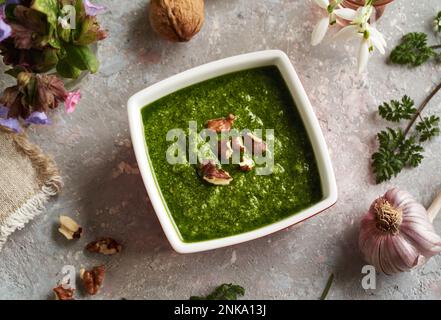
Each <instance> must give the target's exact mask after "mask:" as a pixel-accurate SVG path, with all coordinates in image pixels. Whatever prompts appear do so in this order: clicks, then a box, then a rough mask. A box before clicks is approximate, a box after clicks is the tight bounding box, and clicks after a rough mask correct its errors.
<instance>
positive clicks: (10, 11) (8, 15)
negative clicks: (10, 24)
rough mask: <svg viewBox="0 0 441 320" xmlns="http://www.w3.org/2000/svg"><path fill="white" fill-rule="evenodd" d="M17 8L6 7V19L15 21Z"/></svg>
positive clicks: (11, 5)
mask: <svg viewBox="0 0 441 320" xmlns="http://www.w3.org/2000/svg"><path fill="white" fill-rule="evenodd" d="M15 7H17V5H16V4H9V5H7V6H5V17H6V18H7V19H10V20H15V13H14V11H15Z"/></svg>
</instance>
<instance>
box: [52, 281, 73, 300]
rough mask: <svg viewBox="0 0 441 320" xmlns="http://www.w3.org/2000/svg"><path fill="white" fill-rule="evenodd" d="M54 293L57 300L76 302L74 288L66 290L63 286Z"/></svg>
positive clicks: (55, 289)
mask: <svg viewBox="0 0 441 320" xmlns="http://www.w3.org/2000/svg"><path fill="white" fill-rule="evenodd" d="M53 291H54V293H55V299H56V300H75V299H74V296H73V295H74V292H75V290H74V289H72V288H65V287H64V286H63V285H59V286H58V287H56V288H54V289H53Z"/></svg>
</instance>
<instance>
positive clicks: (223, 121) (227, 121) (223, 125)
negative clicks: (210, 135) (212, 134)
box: [207, 113, 236, 133]
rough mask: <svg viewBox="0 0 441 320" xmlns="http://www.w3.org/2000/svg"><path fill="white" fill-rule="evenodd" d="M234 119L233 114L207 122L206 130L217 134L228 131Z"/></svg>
mask: <svg viewBox="0 0 441 320" xmlns="http://www.w3.org/2000/svg"><path fill="white" fill-rule="evenodd" d="M235 119H236V117H235V116H234V115H233V114H231V113H230V114H229V115H228V117H227V118H219V119H213V120H208V121H207V128H208V129H210V130H213V131H216V132H217V133H221V132H222V131H230V130H231V128H232V127H233V123H234V120H235Z"/></svg>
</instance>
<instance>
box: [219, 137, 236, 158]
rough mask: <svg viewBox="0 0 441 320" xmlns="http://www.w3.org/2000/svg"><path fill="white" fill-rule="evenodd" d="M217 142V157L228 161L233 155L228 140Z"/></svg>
mask: <svg viewBox="0 0 441 320" xmlns="http://www.w3.org/2000/svg"><path fill="white" fill-rule="evenodd" d="M217 144H218V146H217V148H218V150H217V152H218V156H219V158H220V159H221V160H222V161H228V159H230V158H231V156H232V155H233V148H232V147H231V142H230V140H226V139H225V140H219V141H218V143H217Z"/></svg>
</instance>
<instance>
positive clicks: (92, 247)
mask: <svg viewBox="0 0 441 320" xmlns="http://www.w3.org/2000/svg"><path fill="white" fill-rule="evenodd" d="M121 249H122V246H121V245H120V244H119V243H118V242H117V241H116V240H114V239H112V238H102V239H99V240H96V241H93V242H91V243H89V244H88V245H87V246H86V250H87V251H89V252H95V253H102V254H104V255H113V254H117V253H118V252H120V251H121Z"/></svg>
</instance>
